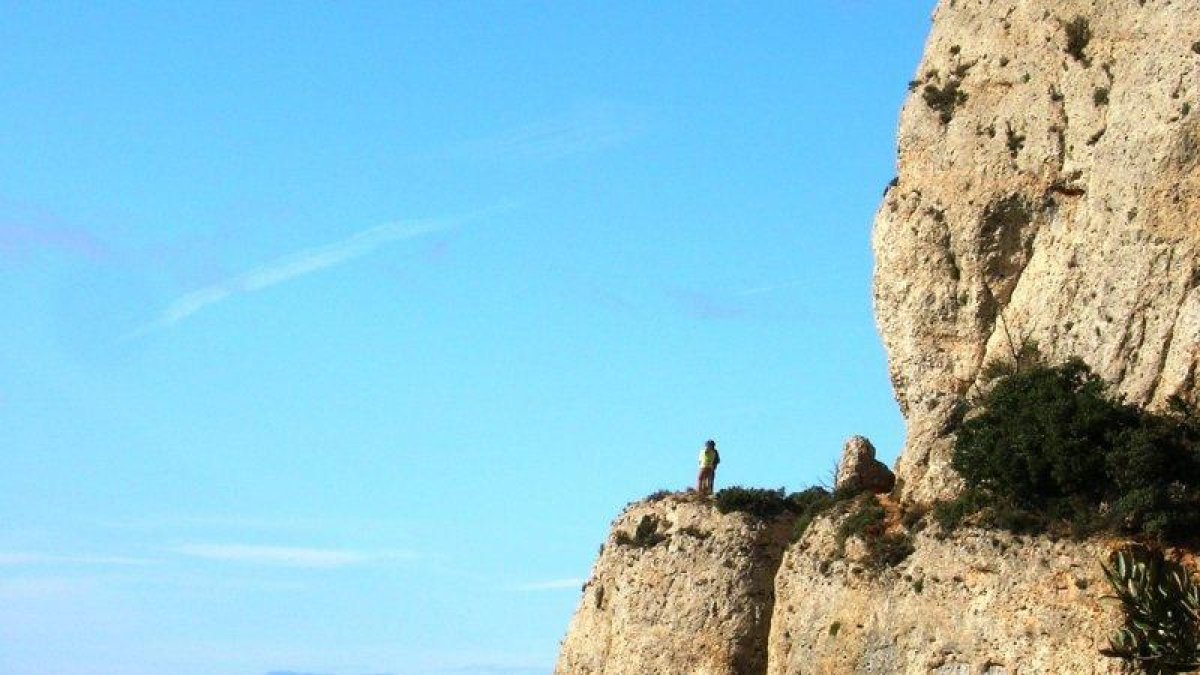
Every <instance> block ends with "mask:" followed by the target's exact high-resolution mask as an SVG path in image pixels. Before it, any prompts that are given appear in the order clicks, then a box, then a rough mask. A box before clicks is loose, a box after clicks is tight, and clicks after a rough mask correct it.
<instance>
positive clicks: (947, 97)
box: [921, 78, 967, 124]
mask: <svg viewBox="0 0 1200 675" xmlns="http://www.w3.org/2000/svg"><path fill="white" fill-rule="evenodd" d="M961 84H962V83H961V82H960V81H959V80H957V79H955V78H950V79H948V80H946V83H945V84H943V85H942V86H940V87H939V86H937V85H935V84H927V85H925V88H924V89H922V90H921V98H922V99H924V101H925V105H927V106H929V108H930V110H934V111H936V112H937V113H938V119H939V120H940V121H941V123H942V124H948V123H949V122H950V120H951V119H953V118H954V111H955V109H957V108H958V106H960V105H962V104H963V103H965V102H966V101H967V94H966V92H964V91H963V90H962V89H960V88H959V85H961Z"/></svg>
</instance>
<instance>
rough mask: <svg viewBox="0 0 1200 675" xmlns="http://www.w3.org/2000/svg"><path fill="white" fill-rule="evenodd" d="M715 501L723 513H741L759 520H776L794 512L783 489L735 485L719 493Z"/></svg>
mask: <svg viewBox="0 0 1200 675" xmlns="http://www.w3.org/2000/svg"><path fill="white" fill-rule="evenodd" d="M714 500H715V501H716V504H717V510H718V511H720V512H721V513H732V512H734V511H740V512H742V513H748V514H750V515H752V516H755V517H757V518H775V517H777V516H780V515H782V514H784V513H789V512H791V511H792V503H791V502H789V501H788V498H787V493H786V491H785V490H784V489H783V488H779V489H778V490H768V489H765V488H745V487H741V486H739V485H735V486H733V487H727V488H725V489H724V490H720V491H718V492H717V494H716V495H715V496H714Z"/></svg>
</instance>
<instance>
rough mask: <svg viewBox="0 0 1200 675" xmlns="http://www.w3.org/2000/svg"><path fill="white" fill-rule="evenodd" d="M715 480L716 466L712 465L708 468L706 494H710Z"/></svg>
mask: <svg viewBox="0 0 1200 675" xmlns="http://www.w3.org/2000/svg"><path fill="white" fill-rule="evenodd" d="M716 482H717V467H715V466H714V467H713V468H711V469H709V470H708V494H710V495H711V494H712V493H713V487H714V486H715V485H716Z"/></svg>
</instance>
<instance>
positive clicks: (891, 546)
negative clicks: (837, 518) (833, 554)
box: [834, 494, 913, 569]
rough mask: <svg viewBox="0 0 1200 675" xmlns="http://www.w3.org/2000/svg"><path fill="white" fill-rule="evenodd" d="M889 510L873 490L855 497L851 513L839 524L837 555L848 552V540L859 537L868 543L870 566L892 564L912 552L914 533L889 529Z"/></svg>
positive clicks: (868, 563)
mask: <svg viewBox="0 0 1200 675" xmlns="http://www.w3.org/2000/svg"><path fill="white" fill-rule="evenodd" d="M886 521H887V512H886V511H884V509H883V506H881V505H880V504H879V501H878V500H877V499H876V498H875V495H872V494H863V495H860V496H859V497H857V498H856V499H855V500H854V503H853V505H852V506H851V508H850V512H849V514H848V515H847V516H846V517H845V519H843V520H842V522H841V524H839V525H838V529H837V533H836V536H835V539H834V540H835V542H836V543H837V547H838V555H845V553H846V541H847V540H849V539H850V538H851V537H858V538H859V539H861V540H862V542H863V545H864V546H866V556H865V557H864V558H863V563H864V564H865V565H866V566H867V567H870V568H874V569H880V568H883V567H892V566H894V565H896V564H898V563H900V562H901V561H902V560H904V559H905V558H907V557H908V556H909V554H910V553H912V552H913V545H912V537H910V536H909V535H908V533H907V532H894V533H886V532H885V529H886V527H887V522H886Z"/></svg>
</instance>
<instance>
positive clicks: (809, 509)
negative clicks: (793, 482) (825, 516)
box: [788, 487, 835, 541]
mask: <svg viewBox="0 0 1200 675" xmlns="http://www.w3.org/2000/svg"><path fill="white" fill-rule="evenodd" d="M834 501H835V497H834V495H831V494H829V491H828V490H826V489H825V488H822V487H810V488H808V489H807V490H802V491H800V492H794V493H792V494H790V495H788V502H790V503H791V509H792V511H793V512H794V513H795V514H796V524H795V525H794V526H793V528H792V541H799V540H800V537H802V536H804V533H805V532H806V531H807V530H808V526H809V525H811V524H812V522H813V520H816V518H817V516H819V515H821V514H822V513H824V512H826V511H828V510H829V508H830V507H831V506H833V504H834Z"/></svg>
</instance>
